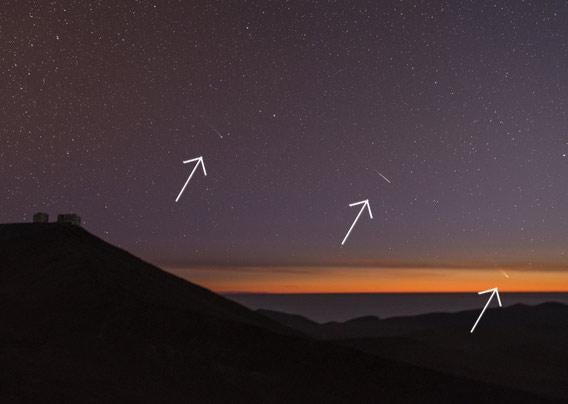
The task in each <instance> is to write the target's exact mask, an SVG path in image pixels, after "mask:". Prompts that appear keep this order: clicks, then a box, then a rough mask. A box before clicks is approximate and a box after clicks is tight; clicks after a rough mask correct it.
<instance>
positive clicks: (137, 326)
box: [0, 224, 540, 403]
mask: <svg viewBox="0 0 568 404" xmlns="http://www.w3.org/2000/svg"><path fill="white" fill-rule="evenodd" d="M0 263H1V267H0V318H1V319H2V327H0V342H1V344H2V345H1V346H2V351H1V353H0V401H1V402H7V401H15V402H38V401H39V402H93V403H94V402H133V401H136V402H213V403H217V402H231V403H237V402H244V403H255V402H263V403H266V402H278V403H279V402H373V401H381V402H495V401H502V402H504V401H506V400H509V401H511V400H512V401H516V402H521V401H523V400H526V401H529V402H534V401H536V400H539V399H540V397H539V396H535V395H531V394H528V393H526V392H524V391H522V390H523V389H512V388H506V387H503V386H499V385H494V384H492V383H487V382H479V381H472V380H469V379H467V378H464V377H461V376H454V375H450V374H446V373H443V372H440V371H437V370H430V369H426V368H424V367H421V366H415V365H409V364H405V363H402V362H398V361H394V360H391V359H383V358H379V357H377V356H375V355H374V354H368V353H363V352H361V351H359V350H358V349H353V348H348V347H342V346H338V345H333V344H330V343H326V342H322V341H316V340H313V339H309V338H307V337H303V336H301V333H299V332H297V331H292V330H291V329H290V328H288V327H286V326H283V325H280V324H279V323H276V322H275V321H273V320H270V319H268V318H266V317H265V316H262V315H260V314H258V313H255V312H252V311H250V310H248V309H246V308H244V307H243V306H240V305H238V304H236V303H233V302H231V301H228V300H226V299H224V298H222V297H220V296H218V295H215V294H214V293H212V292H210V291H208V290H206V289H204V288H202V287H199V286H197V285H194V284H192V283H190V282H186V281H184V280H182V279H179V278H176V277H175V276H173V275H170V274H168V273H165V272H163V271H161V270H160V269H158V268H156V267H154V266H152V265H150V264H147V263H145V262H144V261H142V260H140V259H138V258H136V257H134V256H132V255H131V254H128V253H127V252H125V251H123V250H121V249H119V248H116V247H113V246H111V245H109V244H108V243H106V242H104V241H102V240H101V239H99V238H97V237H95V236H93V235H91V234H89V233H88V232H86V231H85V230H83V229H82V228H80V227H76V226H71V225H56V224H49V225H36V224H34V225H19V224H17V225H0Z"/></svg>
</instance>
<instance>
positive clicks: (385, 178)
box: [375, 170, 392, 184]
mask: <svg viewBox="0 0 568 404" xmlns="http://www.w3.org/2000/svg"><path fill="white" fill-rule="evenodd" d="M375 171H376V172H377V174H379V175H380V176H381V177H382V178H383V180H385V181H386V182H388V183H389V184H392V182H391V181H390V180H389V179H388V178H387V177H385V176H384V175H382V174H381V173H380V172H379V171H378V170H375Z"/></svg>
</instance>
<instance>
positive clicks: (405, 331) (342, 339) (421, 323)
mask: <svg viewBox="0 0 568 404" xmlns="http://www.w3.org/2000/svg"><path fill="white" fill-rule="evenodd" d="M258 312H259V313H261V314H263V315H265V316H266V317H269V318H272V319H274V320H276V321H280V322H281V323H282V324H284V325H286V326H288V327H293V328H296V329H298V330H300V331H302V332H304V333H306V334H308V335H311V336H313V337H315V338H318V339H324V340H329V341H334V342H335V343H336V344H338V345H342V346H347V347H350V348H354V349H358V350H360V351H362V352H365V353H371V354H374V355H377V356H379V357H381V358H389V359H393V360H396V361H401V362H404V363H408V364H413V365H417V366H421V367H425V368H430V369H436V370H439V371H443V372H446V373H451V374H454V375H459V376H463V377H468V378H472V379H475V380H479V381H483V382H491V383H499V384H500V385H502V386H507V387H512V388H518V389H524V390H527V391H531V392H533V393H537V394H540V395H543V396H546V397H549V398H550V399H558V400H563V401H568V383H567V382H566V381H567V380H568V306H566V305H564V304H560V303H545V304H541V305H538V306H526V305H520V304H519V305H514V306H510V307H505V308H498V309H489V310H487V312H486V313H485V315H484V317H483V319H482V321H481V323H480V324H479V326H478V328H477V329H476V331H475V333H474V334H470V332H469V330H470V328H471V326H472V324H473V322H474V321H475V319H476V318H477V316H478V315H479V311H463V312H459V313H434V314H425V315H420V316H413V317H398V318H389V319H385V320H381V319H378V318H376V317H364V318H359V319H354V320H351V321H347V322H329V323H325V324H318V323H316V322H313V321H311V320H309V319H306V318H302V317H300V316H297V315H291V314H286V313H278V312H272V311H268V310H259V311H258Z"/></svg>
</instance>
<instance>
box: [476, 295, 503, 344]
mask: <svg viewBox="0 0 568 404" xmlns="http://www.w3.org/2000/svg"><path fill="white" fill-rule="evenodd" d="M489 292H492V293H491V296H489V300H488V301H487V303H486V304H485V307H484V308H483V310H481V314H480V315H479V317H477V321H476V322H475V324H474V325H473V327H472V329H471V331H470V334H471V333H473V330H475V327H477V323H479V320H481V317H482V316H483V313H485V310H486V309H487V306H489V303H491V299H493V296H495V295H497V301H498V302H499V307H503V305H502V304H501V298H500V297H499V288H493V289H487V290H484V291H483V292H477V294H478V295H483V294H485V293H489Z"/></svg>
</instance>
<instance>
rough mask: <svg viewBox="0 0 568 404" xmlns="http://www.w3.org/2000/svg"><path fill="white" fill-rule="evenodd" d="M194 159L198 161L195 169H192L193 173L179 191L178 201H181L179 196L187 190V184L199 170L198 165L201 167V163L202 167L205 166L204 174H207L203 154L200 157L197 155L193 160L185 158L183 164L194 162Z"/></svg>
mask: <svg viewBox="0 0 568 404" xmlns="http://www.w3.org/2000/svg"><path fill="white" fill-rule="evenodd" d="M194 161H197V164H195V167H193V170H191V174H189V178H188V179H187V181H186V182H185V184H184V185H183V188H182V189H181V191H179V194H178V196H177V198H176V202H177V201H179V198H181V194H183V191H185V187H187V184H189V181H190V180H191V177H193V174H194V173H195V170H197V167H199V165H200V164H201V167H202V168H203V175H205V176H207V171H205V163H204V162H203V156H199V157H196V158H194V159H191V160H185V161H184V162H183V164H187V163H193V162H194Z"/></svg>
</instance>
